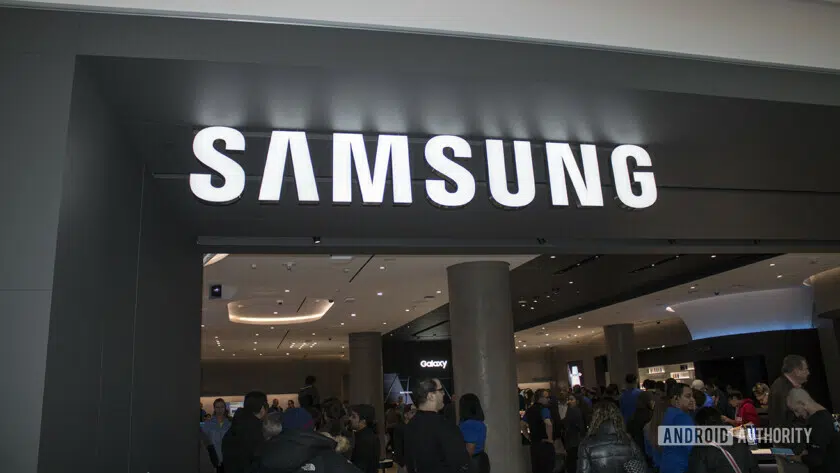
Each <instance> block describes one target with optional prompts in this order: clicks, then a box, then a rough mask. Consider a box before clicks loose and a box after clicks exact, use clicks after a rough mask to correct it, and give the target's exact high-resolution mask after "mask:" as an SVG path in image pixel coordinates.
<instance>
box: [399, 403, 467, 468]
mask: <svg viewBox="0 0 840 473" xmlns="http://www.w3.org/2000/svg"><path fill="white" fill-rule="evenodd" d="M404 445H405V467H406V469H407V470H408V472H409V473H466V472H467V471H468V470H469V467H470V456H469V454H468V453H467V446H466V444H465V443H464V437H463V436H462V435H461V431H460V430H459V429H458V427H457V426H456V425H454V424H453V423H451V422H449V421H447V420H446V419H445V418H444V417H443V416H442V415H439V414H437V413H435V412H425V411H418V412H417V414H415V416H414V418H413V419H411V422H409V423H408V425H406V426H405V442H404Z"/></svg>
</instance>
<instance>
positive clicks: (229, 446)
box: [222, 391, 268, 473]
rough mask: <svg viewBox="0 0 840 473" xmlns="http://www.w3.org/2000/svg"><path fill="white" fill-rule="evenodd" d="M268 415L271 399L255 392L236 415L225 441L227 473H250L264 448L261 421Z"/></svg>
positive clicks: (223, 452) (246, 399)
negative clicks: (261, 449)
mask: <svg viewBox="0 0 840 473" xmlns="http://www.w3.org/2000/svg"><path fill="white" fill-rule="evenodd" d="M267 413H268V397H267V396H266V395H265V393H262V392H259V391H252V392H250V393H248V394H246V395H245V402H243V406H242V407H241V408H239V409H238V410H237V411H236V413H235V414H234V416H233V423H232V424H231V426H230V430H228V431H227V433H226V434H225V436H224V438H223V439H222V458H224V464H223V467H224V469H225V473H247V472H248V471H250V470H249V469H250V467H251V463H252V462H253V461H254V460H255V459H256V457H257V450H258V449H259V448H260V446H261V445H262V443H263V441H264V438H263V431H262V421H263V419H264V418H265V416H266V414H267Z"/></svg>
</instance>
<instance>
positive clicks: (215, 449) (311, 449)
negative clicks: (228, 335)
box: [200, 377, 490, 473]
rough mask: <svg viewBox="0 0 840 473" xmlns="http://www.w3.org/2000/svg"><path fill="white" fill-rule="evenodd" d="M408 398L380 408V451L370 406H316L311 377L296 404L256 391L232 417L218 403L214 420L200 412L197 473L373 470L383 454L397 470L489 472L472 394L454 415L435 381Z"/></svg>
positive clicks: (423, 384)
mask: <svg viewBox="0 0 840 473" xmlns="http://www.w3.org/2000/svg"><path fill="white" fill-rule="evenodd" d="M412 394H413V399H414V402H415V403H414V404H413V405H410V406H408V405H406V403H405V401H404V398H403V397H400V398H399V399H398V401H397V402H396V403H394V404H391V405H388V406H386V409H387V412H386V422H385V431H386V432H387V434H386V435H385V438H386V445H385V448H384V449H381V443H380V437H379V433H378V431H377V425H376V410H375V408H374V407H373V406H371V405H365V404H362V405H352V406H351V405H348V403H346V402H344V403H342V402H340V401H339V400H337V399H325V400H324V401H323V402H322V401H321V400H320V397H319V396H318V391H317V388H316V387H315V379H314V378H313V377H308V378H307V380H306V386H304V388H302V389H301V390H300V393H299V396H298V403H299V405H300V407H295V406H294V403H293V401H289V404H288V405H287V409H286V410H285V411H284V410H283V409H282V408H281V407H280V405H279V401H278V400H273V401H272V403H271V404H269V402H268V397H267V396H266V394H265V393H262V392H259V391H254V392H250V393H248V394H246V395H245V399H244V402H243V405H242V407H240V408H239V409H237V410H236V412H235V413H234V415H233V417H231V416H230V414H229V412H228V404H227V403H226V402H225V401H224V399H216V401H215V402H214V403H213V413H212V415H211V414H206V413H204V412H203V409H202V419H204V421H203V422H202V424H201V438H202V449H201V451H200V456H201V460H202V463H203V469H202V471H203V472H204V471H206V472H208V473H210V472H215V473H297V472H330V473H359V472H361V473H375V472H377V471H379V469H380V466H381V465H382V462H383V461H382V458H383V456H382V453H383V451H384V453H385V454H386V455H387V457H390V458H387V457H386V458H387V460H386V461H385V463H386V464H387V463H388V461H390V462H392V463H393V464H394V466H395V467H396V468H398V470H399V471H400V472H407V473H448V472H452V473H456V472H457V473H489V472H490V462H489V457H488V456H487V453H486V452H485V442H486V438H487V428H486V426H485V425H484V412H483V410H482V407H481V403H480V401H479V399H478V396H476V395H474V394H464V395H463V396H461V397H460V399H459V400H458V405H457V410H456V409H453V408H454V404H452V403H450V404H449V405H448V406H445V405H444V399H445V390H444V388H443V386H442V385H441V383H440V380H437V379H429V380H425V381H421V382H419V383H417V385H416V386H415V387H414V390H413V393H412ZM455 411H457V412H458V413H459V415H458V418H457V419H455V418H453V417H452V412H455Z"/></svg>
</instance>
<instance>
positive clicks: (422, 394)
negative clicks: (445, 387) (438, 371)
mask: <svg viewBox="0 0 840 473" xmlns="http://www.w3.org/2000/svg"><path fill="white" fill-rule="evenodd" d="M438 382H439V381H438ZM437 389H438V388H437V383H436V382H435V378H429V379H424V380H423V381H420V382H419V383H417V384H416V385H415V386H414V388H413V389H412V391H414V397H415V398H416V401H417V404H425V403H426V402H427V401H428V400H429V394H432V393H434V392H437Z"/></svg>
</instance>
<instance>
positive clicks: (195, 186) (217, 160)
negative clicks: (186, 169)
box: [190, 126, 245, 204]
mask: <svg viewBox="0 0 840 473" xmlns="http://www.w3.org/2000/svg"><path fill="white" fill-rule="evenodd" d="M217 140H222V141H223V142H224V143H225V147H224V149H225V150H230V151H245V137H244V136H243V135H242V133H240V132H238V131H236V130H234V129H233V128H227V127H223V126H211V127H208V128H205V129H203V130H201V131H199V132H198V133H196V134H195V139H193V154H195V157H196V158H197V159H198V160H199V161H201V163H202V164H204V165H205V166H207V167H209V168H210V169H212V170H214V171H216V172H217V173H219V174H221V176H222V178H223V179H224V180H225V182H224V184H223V185H222V187H215V186H213V184H212V182H211V179H212V176H211V175H210V174H190V189H192V193H193V194H194V195H195V196H196V197H198V198H199V199H201V200H203V201H205V202H213V203H217V204H229V203H231V202H233V201H235V200H236V199H238V198H239V197H240V196H241V195H242V191H244V190H245V170H244V169H242V166H240V165H239V164H238V163H237V162H236V161H234V160H232V159H230V158H229V157H227V156H225V155H224V154H222V153H220V152H218V151H216V148H214V147H213V143H215V142H216V141H217Z"/></svg>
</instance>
